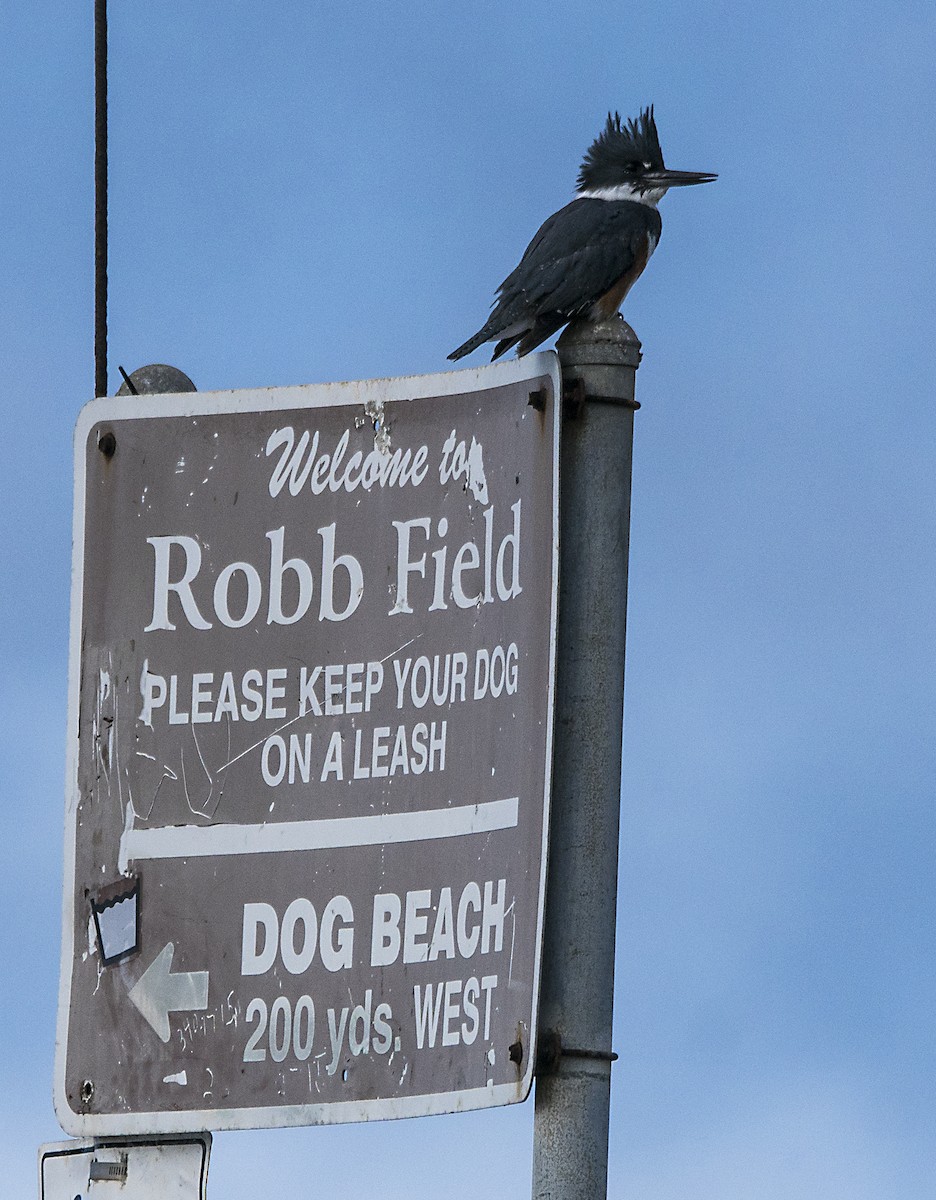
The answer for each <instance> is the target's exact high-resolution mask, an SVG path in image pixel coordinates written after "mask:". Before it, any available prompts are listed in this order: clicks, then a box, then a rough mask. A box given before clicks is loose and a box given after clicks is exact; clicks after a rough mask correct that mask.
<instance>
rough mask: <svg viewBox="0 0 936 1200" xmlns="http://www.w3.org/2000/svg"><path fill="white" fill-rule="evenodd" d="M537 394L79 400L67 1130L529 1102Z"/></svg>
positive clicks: (552, 436) (539, 865) (546, 603)
mask: <svg viewBox="0 0 936 1200" xmlns="http://www.w3.org/2000/svg"><path fill="white" fill-rule="evenodd" d="M558 401H559V367H558V361H557V359H556V356H555V354H540V355H531V356H529V357H528V358H525V359H523V360H521V361H516V362H508V363H503V364H497V365H496V366H492V367H486V368H481V369H475V370H468V371H460V372H450V373H447V374H443V375H436V376H422V377H411V378H407V379H398V380H371V381H364V382H360V383H348V384H330V385H322V386H319V387H304V388H281V389H273V390H267V391H253V392H229V393H220V392H219V393H188V394H184V395H174V396H158V397H149V396H137V397H133V398H129V397H128V398H121V399H106V398H105V399H99V400H95V401H93V402H92V403H91V404H90V405H88V406H87V407H86V408H85V409H84V411H83V413H82V416H81V417H80V419H79V423H78V428H77V432H76V444H75V467H76V509H75V537H74V546H75V557H74V574H73V608H72V651H71V679H70V702H69V703H70V707H69V714H70V715H69V722H70V761H69V768H68V780H69V784H68V794H67V810H66V812H67V815H66V868H65V904H64V937H63V962H62V984H61V994H60V1006H59V1036H58V1055H57V1067H56V1111H57V1113H58V1116H59V1120H60V1121H61V1124H62V1126H63V1127H64V1128H65V1129H66V1131H67V1132H69V1133H71V1134H76V1135H84V1136H89V1135H90V1136H102V1135H108V1136H114V1135H127V1134H129V1135H135V1134H154V1133H173V1132H188V1131H196V1130H200V1129H227V1128H247V1127H257V1126H272V1125H289V1124H316V1123H324V1122H337V1121H352V1120H367V1119H372V1118H384V1117H399V1116H413V1115H421V1114H426V1113H434V1112H451V1111H455V1110H458V1109H464V1108H477V1107H481V1106H487V1105H492V1104H505V1103H512V1102H515V1101H520V1100H523V1099H524V1097H525V1096H526V1095H527V1093H528V1091H529V1089H530V1086H531V1083H532V1076H533V1057H534V1056H533V1053H532V1049H533V1045H534V1038H535V1029H536V1016H537V992H538V977H539V967H540V944H541V928H542V896H543V890H544V877H545V845H546V834H547V813H548V795H549V777H550V762H551V751H552V745H551V738H552V705H551V697H552V678H553V647H554V644H555V611H556V599H555V597H556V583H557V572H558V567H557V535H558V501H557V483H558V477H557V471H558V466H557V438H558Z"/></svg>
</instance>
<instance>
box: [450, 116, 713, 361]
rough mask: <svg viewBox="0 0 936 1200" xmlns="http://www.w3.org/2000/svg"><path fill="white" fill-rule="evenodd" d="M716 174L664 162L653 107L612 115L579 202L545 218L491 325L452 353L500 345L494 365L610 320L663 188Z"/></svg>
mask: <svg viewBox="0 0 936 1200" xmlns="http://www.w3.org/2000/svg"><path fill="white" fill-rule="evenodd" d="M717 178H718V176H717V175H713V174H711V173H709V172H704V171H671V170H669V169H668V168H667V167H666V166H665V165H664V163H663V152H662V150H661V149H660V139H659V135H658V134H657V127H656V121H655V119H654V115H653V105H650V107H649V108H645V109H643V110H642V111H641V112H640V114H639V115H638V116H637V118H636V119H633V120H623V121H622V120H621V116H620V113H617V112H615V113H614V114H613V115H612V114H611V113H610V112H609V113H608V119H607V122H606V123H605V126H604V128H603V129H602V131H601V132H600V133H599V134H598V136H597V137H596V138H595V140H594V141H593V142H592V144H591V145H590V146H589V148H588V150H587V151H586V153H585V157H584V159H583V160H582V166H581V168H580V170H579V175H578V183H577V189H576V190H577V193H578V194H577V196H576V198H575V199H574V200H572V201H571V202H570V203H569V204H567V205H565V207H564V208H560V209H559V211H558V212H555V213H553V215H552V216H551V217H549V218H547V220H546V221H544V222H543V224H542V225H541V226H540V228H539V229H538V230H537V232H536V236H535V237H534V238H533V240H532V241H531V242H530V244H529V246H527V248H526V250H525V251H524V254H523V257H522V258H521V259H520V262H519V263H518V264H517V266H516V267H515V268H514V269H513V271H511V273H510V274H509V275H508V276H507V278H506V279H505V280H504V282H503V283H502V284H501V285H500V287H499V288H498V289H497V298H496V300H495V302H494V304H493V311H492V312H491V315H490V316H489V317H488V319H487V321H486V322H485V323H484V325H483V326H482V327H481V328H480V329H479V330H478V332H477V333H476V334H474V336H473V337H470V338H469V339H468V341H467V342H464V343H462V345H461V346H459V347H458V349H457V350H453V351H452V353H451V354H450V355H449V356H448V357H449V359H450V360H452V361H456V360H457V359H459V358H463V357H464V356H465V355H466V354H470V353H471V352H472V351H473V350H476V349H477V348H478V347H479V346H480V345H482V343H484V342H496V344H495V346H494V353H493V354H492V356H491V361H492V362H493V361H494V359H496V358H500V356H501V355H502V354H505V353H506V352H507V351H508V350H510V349H511V348H512V347H513V346H516V347H517V354H518V356H521V355H524V354H528V353H529V352H530V351H531V350H534V349H535V348H536V347H537V346H539V345H540V344H541V343H542V342H544V341H545V340H546V339H547V338H548V337H550V336H551V335H552V334H554V333H555V332H556V331H557V330H559V329H561V328H562V327H563V326H564V325H568V324H569V323H570V322H572V321H575V320H578V319H580V318H584V319H585V320H586V321H594V322H598V321H603V320H606V319H607V318H609V317H611V316H613V315H614V314H615V313H616V312H617V311H618V310H619V309H620V307H621V304H622V303H623V302H624V297H625V296H626V295H627V293H628V292H629V291H630V289H631V288H632V287H633V285H634V283H635V281H636V280H637V279H638V278H639V276H640V275H641V273H642V272H643V269H644V267H646V265H647V263H648V262H649V260H650V255H651V254H652V253H653V251H654V250H655V249H656V246H657V243H658V242H659V240H660V231H661V229H662V221H661V219H660V214H659V212H658V211H657V205H658V204H659V202H660V200H661V199H662V198H663V196H664V195H665V194H666V192H667V191H668V190H669V189H670V188H673V187H688V186H689V185H691V184H697V183H711V182H713V181H714V180H715V179H717Z"/></svg>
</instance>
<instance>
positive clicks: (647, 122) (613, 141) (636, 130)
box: [578, 104, 664, 192]
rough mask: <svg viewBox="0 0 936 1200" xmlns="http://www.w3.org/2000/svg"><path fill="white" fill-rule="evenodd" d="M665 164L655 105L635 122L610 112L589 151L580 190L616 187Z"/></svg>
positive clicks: (660, 168)
mask: <svg viewBox="0 0 936 1200" xmlns="http://www.w3.org/2000/svg"><path fill="white" fill-rule="evenodd" d="M663 165H664V164H663V151H662V150H661V149H660V139H659V137H658V136H657V127H656V121H654V119H653V105H652V104H651V105H650V107H649V108H645V109H644V110H643V112H642V113H641V114H640V116H639V117H638V118H637V119H636V120H635V121H634V120H630V121H622V120H621V114H620V113H615V114H614V115H613V116H612V115H611V113H608V120H607V122H606V124H605V127H604V129H602V131H601V133H599V134H598V136H597V137H596V138H595V140H594V141H593V142H592V144H591V145H590V146H589V147H588V150H587V151H586V152H585V157H584V159H583V160H582V166H581V169H580V170H579V177H578V190H579V191H580V192H581V191H585V190H586V189H589V190H590V189H594V188H606V187H614V186H616V185H617V184H619V183H621V182H622V181H623V180H625V179H627V178H628V177H633V176H638V177H639V176H640V175H642V174H644V172H646V171H648V170H654V171H659V170H662V169H663Z"/></svg>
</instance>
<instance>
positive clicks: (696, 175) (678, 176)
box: [643, 168, 718, 188]
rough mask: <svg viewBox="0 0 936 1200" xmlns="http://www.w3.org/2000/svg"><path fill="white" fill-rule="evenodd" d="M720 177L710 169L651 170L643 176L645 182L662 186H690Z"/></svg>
mask: <svg viewBox="0 0 936 1200" xmlns="http://www.w3.org/2000/svg"><path fill="white" fill-rule="evenodd" d="M717 178H718V176H717V175H712V174H710V173H709V172H708V171H670V170H668V169H666V168H664V170H662V171H650V172H649V173H648V174H646V175H645V176H644V178H643V182H644V183H645V184H650V185H651V186H655V187H661V188H671V187H689V186H690V185H691V184H693V183H713V182H714V181H715V180H716V179H717Z"/></svg>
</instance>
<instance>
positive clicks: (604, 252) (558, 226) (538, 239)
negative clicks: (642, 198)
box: [491, 198, 660, 328]
mask: <svg viewBox="0 0 936 1200" xmlns="http://www.w3.org/2000/svg"><path fill="white" fill-rule="evenodd" d="M647 234H650V235H651V236H652V237H653V239H654V241H656V240H657V239H658V238H659V236H660V216H659V213H657V211H656V209H653V208H650V207H649V206H648V205H645V204H637V203H635V202H634V201H630V200H620V201H616V200H592V199H589V198H582V199H579V200H573V201H572V203H571V204H567V205H566V206H565V208H561V209H560V210H559V211H558V212H557V213H553V215H552V216H551V217H550V218H549V219H548V220H547V221H545V222H544V223H543V225H542V226H541V227H540V229H539V230H538V231H537V233H536V236H535V237H534V238H533V240H532V241H531V242H530V244H529V246H527V248H526V250H525V251H524V254H523V258H521V260H520V262H519V263H518V264H517V266H516V267H515V268H514V270H513V271H512V272H511V273H510V274H509V275H508V276H507V278H506V279H505V280H504V282H503V283H502V284H501V285H500V287H499V288H498V297H499V299H498V302H497V305H496V306H495V311H494V312H493V313H492V314H491V315H492V319H493V318H497V322H498V324H500V325H501V327H502V328H507V327H508V326H510V325H511V324H513V323H514V322H515V321H518V320H521V319H522V318H523V317H525V316H533V317H535V316H538V315H541V314H545V313H562V314H566V315H567V316H568V317H573V316H576V315H578V314H579V313H582V312H584V311H585V310H586V309H587V308H588V307H589V306H590V305H591V304H593V303H594V302H595V300H597V299H598V298H599V297H600V296H603V295H604V294H605V292H607V291H608V290H609V289H610V288H612V287H613V286H614V284H615V283H617V281H618V280H619V279H620V278H621V277H622V276H623V275H625V274H627V272H628V271H629V270H630V269H631V268H632V266H633V265H634V261H635V259H636V258H637V257H638V255H640V254H641V252H642V250H643V241H644V239H645V238H646V236H647Z"/></svg>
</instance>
